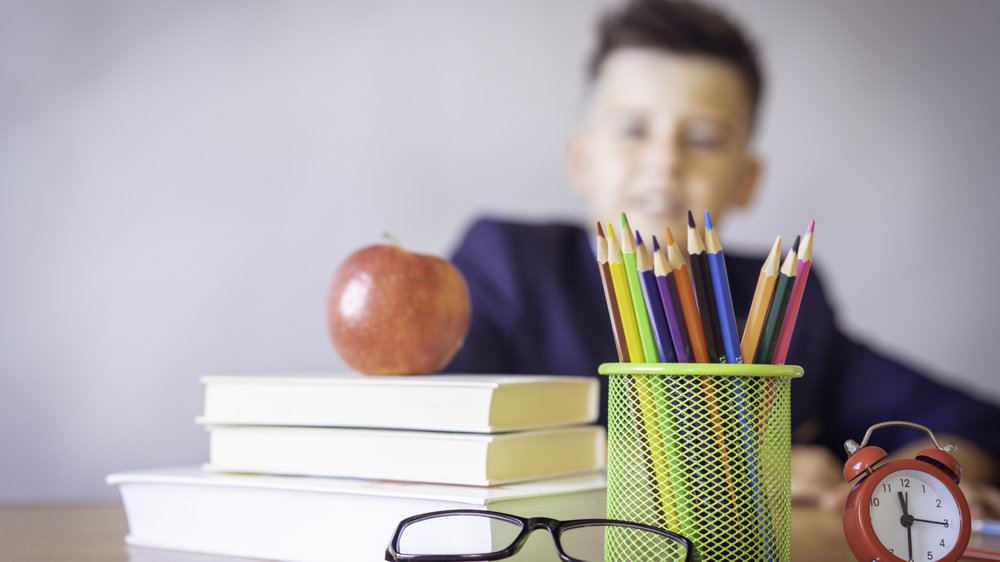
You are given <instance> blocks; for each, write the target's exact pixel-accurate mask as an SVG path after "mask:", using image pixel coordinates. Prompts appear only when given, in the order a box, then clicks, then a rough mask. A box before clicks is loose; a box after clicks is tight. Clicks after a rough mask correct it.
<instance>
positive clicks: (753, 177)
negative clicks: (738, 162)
mask: <svg viewBox="0 0 1000 562" xmlns="http://www.w3.org/2000/svg"><path fill="white" fill-rule="evenodd" d="M763 171H764V162H763V161H762V160H761V159H760V157H759V156H757V155H756V154H748V155H747V159H746V162H744V164H743V177H742V178H741V181H740V186H739V191H738V192H737V193H736V206H737V207H740V208H742V207H746V206H747V205H749V204H750V203H751V202H752V201H753V198H754V195H756V194H757V186H758V185H759V184H760V178H761V175H762V174H763Z"/></svg>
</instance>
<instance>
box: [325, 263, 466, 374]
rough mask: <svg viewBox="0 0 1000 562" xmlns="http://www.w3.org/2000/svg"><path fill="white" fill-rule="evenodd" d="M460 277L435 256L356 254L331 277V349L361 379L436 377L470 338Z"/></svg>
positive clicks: (329, 314) (454, 268)
mask: <svg viewBox="0 0 1000 562" xmlns="http://www.w3.org/2000/svg"><path fill="white" fill-rule="evenodd" d="M471 309H472V306H471V304H470V303H469V290H468V288H467V287H466V285H465V279H464V278H463V277H462V273H461V272H460V271H459V270H458V269H457V268H456V267H455V266H454V265H452V264H451V262H448V261H446V260H443V259H441V258H439V257H436V256H429V255H424V254H416V253H412V252H408V251H406V250H404V249H402V248H400V247H399V246H393V245H374V246H368V247H366V248H362V249H360V250H358V251H357V252H354V253H353V254H351V255H350V256H348V257H347V259H345V260H344V262H343V263H342V264H340V267H339V268H338V269H337V272H336V273H335V274H334V277H333V283H332V285H331V287H330V298H329V301H328V307H327V313H328V316H327V318H328V320H329V326H330V336H331V337H332V338H333V346H334V347H335V348H336V349H337V352H338V353H339V354H340V356H341V358H343V360H344V362H345V363H347V365H348V366H349V367H350V368H352V369H354V370H356V371H358V372H361V373H368V374H376V375H419V374H427V373H434V372H438V371H440V370H441V369H443V368H444V367H445V365H447V364H448V362H449V361H451V359H452V357H454V356H455V354H456V353H458V350H459V348H461V347H462V343H463V342H464V341H465V335H466V333H468V331H469V316H470V312H471Z"/></svg>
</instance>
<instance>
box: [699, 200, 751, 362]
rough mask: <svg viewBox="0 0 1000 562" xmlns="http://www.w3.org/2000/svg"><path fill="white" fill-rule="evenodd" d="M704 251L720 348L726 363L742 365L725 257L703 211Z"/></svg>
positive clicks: (707, 216) (710, 223)
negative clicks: (720, 336) (719, 332)
mask: <svg viewBox="0 0 1000 562" xmlns="http://www.w3.org/2000/svg"><path fill="white" fill-rule="evenodd" d="M705 251H706V253H707V254H708V268H709V272H710V273H711V275H712V291H713V293H714V294H715V306H716V312H717V313H718V316H719V329H720V331H721V333H722V348H723V350H724V351H725V354H726V362H727V363H742V362H743V354H742V353H741V352H740V339H739V330H738V328H737V327H736V313H735V311H734V310H733V297H732V294H731V293H730V291H729V275H728V273H727V272H726V256H725V253H724V252H723V250H722V243H720V242H719V235H718V233H717V232H716V231H715V228H713V227H712V217H711V216H710V215H709V213H708V211H705Z"/></svg>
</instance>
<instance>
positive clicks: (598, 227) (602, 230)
mask: <svg viewBox="0 0 1000 562" xmlns="http://www.w3.org/2000/svg"><path fill="white" fill-rule="evenodd" d="M597 235H598V236H600V237H602V238H603V237H604V229H603V228H602V227H601V221H597Z"/></svg>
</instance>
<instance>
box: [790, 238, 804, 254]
mask: <svg viewBox="0 0 1000 562" xmlns="http://www.w3.org/2000/svg"><path fill="white" fill-rule="evenodd" d="M801 241H802V237H801V236H796V237H795V243H794V244H792V251H793V252H795V253H798V252H799V242H801Z"/></svg>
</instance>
